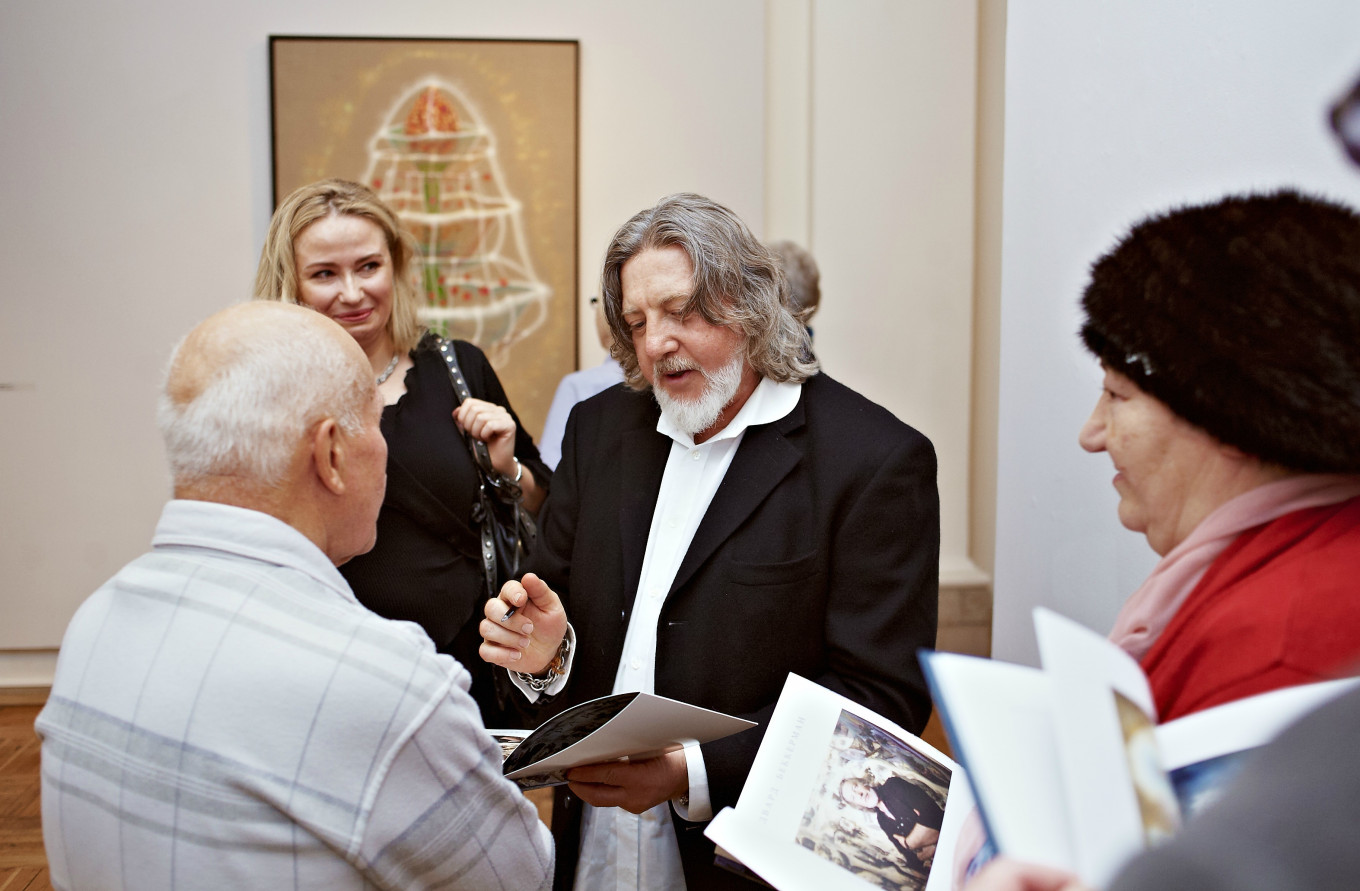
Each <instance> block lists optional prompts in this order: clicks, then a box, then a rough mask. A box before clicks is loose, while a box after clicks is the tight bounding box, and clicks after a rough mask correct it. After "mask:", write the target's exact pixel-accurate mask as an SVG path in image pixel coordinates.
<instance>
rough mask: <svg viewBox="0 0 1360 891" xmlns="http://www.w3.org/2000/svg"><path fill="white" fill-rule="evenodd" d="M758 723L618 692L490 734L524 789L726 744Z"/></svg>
mask: <svg viewBox="0 0 1360 891" xmlns="http://www.w3.org/2000/svg"><path fill="white" fill-rule="evenodd" d="M754 726H756V725H755V722H753V721H747V720H746V719H744V718H734V717H732V716H731V715H724V714H723V713H721V712H715V711H713V710H711V709H706V708H700V707H699V706H697V705H689V704H688V703H684V702H679V701H677V700H674V699H667V698H666V697H665V696H655V695H653V694H651V693H636V692H635V693H616V694H614V695H612V696H602V697H600V698H599V699H592V700H591V701H590V702H583V703H581V704H580V705H576V706H573V707H571V708H569V709H567V710H566V711H564V712H560V713H558V714H556V715H553V716H552V717H551V718H549V719H548V720H546V721H544V722H543V723H542V724H540V725H539V726H538V728H537V729H535V730H534V731H532V732H530V731H528V730H490V731H488V732H489V733H490V734H491V735H492V736H493V737H495V739H496V741H497V742H499V743H500V745H501V753H502V756H503V757H504V758H505V764H504V773H505V776H506V778H507V779H510V780H514V781H515V782H516V783H517V784H519V786H520V787H521V788H523V789H537V788H539V787H542V786H558V785H561V784H562V783H565V782H566V781H567V778H566V772H567V771H568V770H570V769H571V768H573V767H580V766H581V765H583V764H598V763H600V762H602V761H618V760H620V759H631V760H634V761H641V760H644V759H647V758H655V757H656V756H658V755H661V754H663V753H665V752H669V751H673V750H675V749H679V748H681V747H683V746H684V745H686V744H689V743H707V742H712V741H713V740H715V739H722V738H723V737H724V736H730V735H731V734H733V733H738V732H740V731H742V730H746V729H747V728H750V727H754Z"/></svg>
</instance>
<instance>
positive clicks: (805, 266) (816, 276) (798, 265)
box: [770, 241, 822, 335]
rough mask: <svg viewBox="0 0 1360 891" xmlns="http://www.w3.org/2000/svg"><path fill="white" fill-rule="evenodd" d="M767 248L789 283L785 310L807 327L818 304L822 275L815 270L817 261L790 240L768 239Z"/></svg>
mask: <svg viewBox="0 0 1360 891" xmlns="http://www.w3.org/2000/svg"><path fill="white" fill-rule="evenodd" d="M770 250H772V251H774V255H775V256H776V257H778V258H779V267H780V269H782V270H783V271H784V278H785V280H786V281H788V283H789V291H788V306H789V310H790V311H791V312H792V313H793V315H794V318H796V319H797V320H798V321H800V322H802V323H803V325H804V326H807V325H808V323H809V322H811V321H812V316H813V315H814V314H815V313H816V312H817V308H818V307H819V306H820V305H821V303H822V288H821V284H820V283H821V278H822V275H821V273H820V272H818V270H817V261H816V260H814V259H812V254H810V253H808V252H807V251H806V250H804V249H803V248H801V247H799V246H798V245H796V244H794V243H793V242H791V241H775V242H771V243H770ZM808 334H809V335H811V334H812V328H811V327H808Z"/></svg>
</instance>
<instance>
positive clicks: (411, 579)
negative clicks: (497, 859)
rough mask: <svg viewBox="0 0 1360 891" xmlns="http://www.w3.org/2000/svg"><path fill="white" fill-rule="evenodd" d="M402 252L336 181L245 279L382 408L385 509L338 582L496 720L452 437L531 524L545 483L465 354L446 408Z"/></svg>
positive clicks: (465, 480)
mask: <svg viewBox="0 0 1360 891" xmlns="http://www.w3.org/2000/svg"><path fill="white" fill-rule="evenodd" d="M412 256H413V249H412V247H411V245H410V243H409V240H408V238H407V237H406V236H405V233H404V232H403V230H402V228H401V223H400V221H399V220H398V219H397V217H396V215H395V214H393V212H392V211H391V209H390V208H388V207H387V205H385V204H383V203H382V201H380V200H379V199H378V197H377V196H376V195H375V194H373V192H372V191H371V190H369V189H368V188H366V187H364V186H361V185H359V184H358V183H352V182H346V181H344V180H336V179H331V180H324V181H322V182H316V183H312V184H311V185H307V186H303V187H301V188H299V189H297V190H296V191H294V192H293V193H292V194H291V195H289V196H288V197H287V198H285V199H284V200H283V202H282V203H281V204H280V205H279V207H278V210H276V211H275V212H274V218H273V220H271V221H270V224H269V234H268V236H267V237H266V238H265V243H264V249H263V250H262V251H261V253H260V265H259V270H258V272H257V274H256V278H255V296H256V299H259V300H282V301H284V302H285V303H296V304H299V305H301V306H306V307H310V308H312V309H314V310H316V311H317V312H319V313H321V314H322V315H324V316H327V317H328V318H331V319H334V320H335V321H336V322H338V323H339V324H340V326H341V327H342V328H344V329H345V330H346V331H348V332H349V334H350V336H351V337H353V338H354V340H355V342H357V343H358V344H359V346H360V347H362V348H363V351H364V354H365V355H366V356H368V360H369V364H370V365H372V367H373V377H374V380H375V381H377V384H378V390H379V392H380V393H381V394H382V399H383V405H384V408H383V417H382V431H383V436H384V437H386V439H387V446H388V466H387V475H388V484H387V497H386V499H385V501H384V502H383V510H382V513H380V514H379V515H378V542H377V544H376V545H375V546H374V548H373V550H372V551H370V552H369V553H367V554H365V555H363V556H362V557H359V558H357V559H355V560H353V561H351V562H350V563H348V564H346V565H345V567H344V569H343V573H344V575H345V578H346V580H347V581H348V582H349V583H350V585H351V587H352V588H353V589H354V593H355V596H357V597H358V598H359V602H360V603H362V604H364V605H365V606H367V607H368V608H369V609H371V610H373V611H374V612H376V613H378V615H380V616H386V617H387V618H389V619H405V620H408V621H412V622H416V623H417V624H419V625H420V626H421V627H422V628H424V629H425V633H426V634H428V635H429V636H430V639H431V640H433V641H434V643H435V646H436V647H437V648H438V649H439V651H440V652H441V653H450V654H452V655H453V656H454V657H455V658H457V659H458V661H459V662H462V663H463V665H464V666H465V667H467V669H468V670H469V671H470V672H472V676H473V686H472V691H473V698H474V699H475V700H476V701H477V703H478V705H479V706H481V708H482V710H483V716H484V717H485V718H486V719H487V720H488V721H492V720H493V717H494V718H498V717H499V708H498V705H497V701H496V693H495V689H494V684H493V679H492V678H491V675H490V672H489V671H488V669H487V668H486V666H485V665H483V664H482V661H481V660H480V659H479V658H477V648H478V646H479V644H480V643H481V637H480V635H479V634H478V633H477V623H478V622H479V621H480V620H481V604H482V602H483V600H484V599H485V594H484V593H483V592H484V586H483V583H482V563H481V558H480V550H481V540H480V538H479V533H478V525H477V522H476V521H475V520H474V519H473V507H474V505H476V504H477V492H478V485H479V484H480V478H479V476H478V471H477V467H476V465H475V464H474V463H473V459H472V455H471V453H470V452H469V450H468V446H467V443H466V442H465V441H464V437H465V436H470V437H473V438H475V439H478V440H481V441H482V442H485V443H486V445H487V448H488V450H489V451H490V454H491V462H492V464H493V465H494V467H495V469H496V471H497V472H498V473H500V474H501V476H502V477H503V478H504V479H505V480H509V481H511V482H513V483H514V484H515V485H517V486H518V487H519V488H520V490H521V491H522V493H523V499H524V505H525V507H527V508H528V509H529V510H530V511H537V510H538V507H539V505H540V504H542V502H543V499H544V497H545V496H546V494H547V488H548V484H549V480H550V477H551V471H550V470H549V469H548V466H547V465H546V464H545V463H544V462H543V461H542V460H541V459H540V457H539V453H538V449H537V448H535V447H534V443H533V440H532V438H531V437H530V436H529V434H528V433H527V432H525V430H524V428H523V426H522V425H521V424H520V423H519V418H518V417H517V416H516V415H515V413H514V410H513V409H511V407H510V401H509V399H508V398H507V397H506V395H505V390H504V389H503V388H502V387H501V383H500V380H499V379H498V378H497V377H496V372H495V371H494V370H493V369H492V367H491V363H489V362H488V361H487V359H486V356H485V355H484V354H483V353H482V351H481V350H479V349H478V348H477V347H476V346H474V345H472V344H470V343H467V342H465V341H461V340H459V341H454V342H453V351H454V354H455V355H456V357H457V360H458V365H459V367H460V368H461V370H462V373H463V376H464V378H465V379H466V381H467V385H468V388H469V390H470V391H471V393H472V396H473V398H472V399H469V400H468V401H466V402H463V403H462V404H458V401H457V396H456V395H455V394H454V391H453V385H452V383H451V380H450V377H449V370H448V367H447V366H446V364H445V362H444V360H443V358H442V357H441V355H440V352H439V346H440V339H439V338H437V337H435V336H434V335H433V334H431V333H430V332H428V331H423V330H422V328H421V326H420V323H419V321H418V320H417V317H416V308H417V300H418V297H417V292H416V286H415V282H414V278H413V275H412V272H413V270H412V268H411V266H412V260H411V258H412Z"/></svg>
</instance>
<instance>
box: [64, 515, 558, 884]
mask: <svg viewBox="0 0 1360 891" xmlns="http://www.w3.org/2000/svg"><path fill="white" fill-rule="evenodd" d="M467 687H468V674H467V672H466V671H464V670H463V668H462V666H460V665H459V664H458V663H457V662H455V661H454V660H453V659H452V658H450V657H448V656H440V655H436V654H435V652H434V648H433V645H432V644H431V643H430V641H429V639H428V638H427V637H426V636H425V635H424V633H423V632H422V631H421V630H420V629H419V628H418V627H417V626H415V625H411V624H407V623H402V622H391V621H388V620H386V619H382V618H380V617H378V616H376V615H374V614H373V613H371V612H369V611H368V610H367V609H365V608H364V607H362V606H360V605H359V603H358V602H357V601H355V599H354V595H353V594H352V593H351V591H350V589H349V586H348V585H347V584H346V583H345V580H344V579H343V578H342V577H341V576H340V574H339V573H338V572H336V570H335V567H333V566H332V565H331V564H330V562H329V561H328V560H327V559H326V557H325V555H324V554H322V552H321V551H320V550H319V549H318V548H317V547H316V546H315V545H313V544H312V543H311V542H310V541H309V540H307V539H306V538H305V537H304V536H303V535H302V534H301V533H299V532H297V531H296V530H294V529H293V528H292V527H290V526H288V525H286V524H284V523H282V522H280V521H279V520H276V519H274V518H273V517H270V516H267V515H265V514H262V513H257V512H255V511H249V510H244V509H241V508H234V507H228V506H225V505H220V504H210V503H207V502H199V501H172V502H170V503H169V504H168V505H166V507H165V510H164V512H163V513H162V515H161V520H160V523H159V525H158V526H157V529H156V536H155V539H154V541H153V549H152V551H151V552H150V553H148V554H145V555H143V556H142V557H139V558H138V559H136V560H134V561H133V562H132V563H130V564H128V565H127V566H126V567H124V568H123V569H122V570H121V571H120V572H119V573H118V574H117V575H116V576H114V577H113V578H112V579H111V580H109V581H108V582H107V583H106V584H104V586H103V587H101V588H100V589H99V590H98V591H96V592H95V594H94V595H93V596H92V597H90V599H89V600H87V601H86V602H85V603H84V604H83V605H82V606H81V608H80V609H79V610H78V611H77V613H76V615H75V618H74V619H73V620H72V621H71V625H70V627H69V628H68V629H67V631H66V636H65V639H64V640H63V643H62V648H61V655H60V657H59V659H58V663H57V673H56V679H55V681H54V683H53V687H52V694H51V697H50V699H49V700H48V703H47V706H46V708H44V709H43V712H42V714H41V715H39V717H38V723H37V730H38V733H39V735H40V736H41V737H42V739H43V745H42V810H43V838H44V841H45V843H46V846H47V856H48V860H49V864H50V869H51V877H52V883H53V885H54V886H55V887H57V888H60V889H85V888H129V889H132V888H135V889H139V891H147V889H149V891H155V889H162V888H164V889H169V888H185V889H197V888H223V889H226V888H231V889H240V888H304V887H305V888H318V889H320V888H324V889H347V888H355V889H358V888H374V887H376V888H402V889H408V888H432V887H440V888H476V889H500V888H505V889H521V888H540V887H543V888H546V887H547V886H548V885H549V883H550V882H551V877H552V865H553V852H552V841H551V838H550V836H549V834H548V832H547V830H546V828H545V827H544V826H543V824H542V823H541V822H540V821H539V820H538V818H537V816H536V813H535V811H534V809H533V807H532V806H531V805H530V804H529V803H528V802H527V801H526V800H525V799H524V798H523V796H522V795H521V794H520V793H519V791H518V790H517V789H516V787H515V786H514V785H513V784H511V783H510V782H508V781H507V780H505V779H503V778H502V777H501V757H500V753H499V750H498V748H497V746H496V745H495V744H494V743H493V742H492V740H491V738H490V737H489V736H487V734H486V733H485V731H484V728H483V727H482V724H481V721H480V719H479V716H478V711H477V707H476V706H475V705H474V704H473V702H472V700H471V699H470V698H469V697H468V695H467Z"/></svg>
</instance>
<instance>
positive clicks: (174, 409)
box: [159, 301, 373, 490]
mask: <svg viewBox="0 0 1360 891" xmlns="http://www.w3.org/2000/svg"><path fill="white" fill-rule="evenodd" d="M372 394H373V378H372V372H371V371H370V370H369V364H368V361H367V360H366V359H365V358H364V354H363V351H362V350H361V349H360V348H359V346H358V344H356V343H355V342H354V340H353V338H351V337H350V336H349V335H348V334H346V333H345V331H344V329H342V328H341V327H340V326H339V325H337V324H335V323H334V322H332V321H331V320H329V319H327V318H325V317H324V316H322V315H320V314H319V313H316V312H314V311H312V310H310V309H304V308H302V307H299V306H293V305H291V304H285V303H272V302H264V301H254V302H250V303H242V304H239V305H236V306H233V307H231V308H229V309H226V310H223V311H222V312H219V313H217V314H216V315H214V316H212V317H211V318H209V319H208V320H207V321H205V322H203V323H202V324H200V325H199V326H198V327H197V328H195V329H194V330H193V331H191V332H190V333H189V335H188V336H187V337H185V338H184V340H183V342H182V343H180V345H179V347H177V348H176V350H175V352H174V355H173V356H172V357H171V360H170V367H169V370H168V372H167V374H166V378H165V386H164V389H163V391H162V393H161V399H160V409H159V422H160V428H161V435H162V436H163V437H164V439H165V448H166V456H167V458H168V459H169V462H170V470H171V473H172V475H173V476H174V481H175V487H176V489H177V490H178V489H180V488H183V487H185V486H191V485H202V484H205V483H207V482H209V481H216V482H217V483H218V484H221V483H223V482H226V483H229V484H230V485H232V486H236V487H240V488H263V489H269V488H278V487H280V486H282V485H283V484H284V483H285V481H286V479H285V478H286V476H287V474H288V472H289V464H290V461H291V460H292V458H293V456H294V454H295V452H296V451H297V450H298V448H300V447H301V446H302V445H303V443H304V440H305V438H306V436H307V433H308V431H309V430H310V429H311V428H312V427H314V426H315V425H316V424H317V423H318V422H319V421H321V420H322V419H324V418H333V419H334V420H335V421H336V423H337V424H338V425H339V427H340V428H341V429H342V430H344V431H345V432H346V433H350V434H353V433H357V432H358V431H359V430H360V428H361V427H362V426H363V423H364V412H365V410H366V408H367V407H368V404H369V402H370V400H371V399H372Z"/></svg>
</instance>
